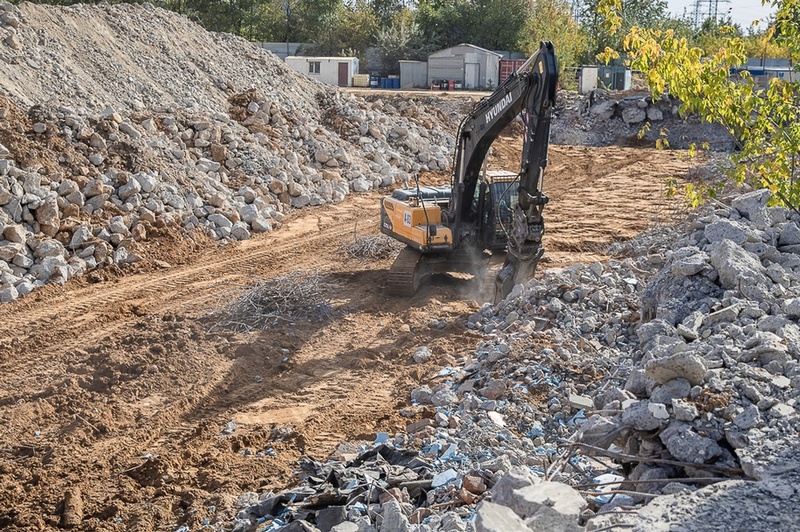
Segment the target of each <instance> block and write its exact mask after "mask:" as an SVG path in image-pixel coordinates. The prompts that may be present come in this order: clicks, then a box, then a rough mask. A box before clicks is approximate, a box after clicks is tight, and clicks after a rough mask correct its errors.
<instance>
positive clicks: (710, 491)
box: [237, 190, 800, 531]
mask: <svg viewBox="0 0 800 532" xmlns="http://www.w3.org/2000/svg"><path fill="white" fill-rule="evenodd" d="M769 196H770V194H769V192H768V191H763V190H761V191H755V192H752V193H749V194H745V195H743V196H741V197H739V198H736V199H735V200H734V201H733V202H732V204H731V206H730V207H726V206H722V205H720V206H718V207H716V208H714V209H707V210H706V211H703V212H701V213H700V214H699V215H698V216H696V217H695V218H694V219H693V220H691V221H690V222H688V223H687V225H686V227H685V229H687V232H680V231H677V230H676V229H662V230H658V231H654V232H651V233H647V234H643V235H641V236H640V237H638V238H637V239H635V240H633V241H631V242H627V243H625V244H623V245H616V246H615V247H614V249H613V250H612V251H613V252H614V253H616V254H617V255H618V256H619V257H620V258H619V260H611V261H608V262H607V263H603V264H601V263H595V264H590V265H576V266H571V267H568V268H563V269H559V270H548V271H546V272H544V273H543V275H542V277H541V279H538V280H534V281H532V282H530V283H528V284H527V285H525V286H521V285H520V286H517V287H515V289H514V292H512V294H511V295H510V296H509V297H508V298H506V300H505V301H503V302H501V303H500V304H498V305H496V306H492V305H486V306H485V307H484V308H483V309H482V310H481V311H480V312H479V313H477V314H475V315H473V316H470V317H469V319H468V321H467V324H466V325H467V327H469V328H471V329H474V330H476V331H480V332H481V333H482V334H483V335H484V340H483V341H482V342H481V343H479V344H478V346H477V348H476V351H475V354H474V356H470V357H466V358H465V359H463V360H459V361H457V363H455V364H451V365H450V366H447V367H444V368H442V369H441V370H440V371H439V372H438V373H436V374H435V375H434V376H432V377H431V379H430V382H429V384H426V385H424V386H421V387H419V388H417V389H415V390H414V391H413V392H412V393H411V406H409V407H407V408H406V409H405V410H404V411H403V412H402V414H403V415H407V416H409V417H411V418H412V419H418V421H414V422H412V423H410V424H409V425H408V427H407V428H406V431H405V432H404V433H402V434H397V435H395V436H394V437H390V436H389V435H387V434H384V435H379V437H378V438H377V440H376V442H375V443H374V444H373V445H372V446H365V447H362V448H361V449H359V448H358V447H352V446H351V448H350V452H351V453H352V454H351V456H350V457H349V458H350V460H349V461H348V460H339V461H333V462H329V463H327V464H324V465H323V464H315V465H314V466H313V467H312V468H311V469H310V470H307V471H305V473H304V475H303V476H304V478H305V481H304V484H303V485H304V489H308V490H310V491H309V494H310V493H311V492H313V493H314V494H315V495H314V496H313V497H312V499H313V503H310V504H307V505H306V506H305V507H303V509H302V510H303V511H304V512H305V513H302V512H299V510H298V508H297V507H292V505H291V504H290V505H284V506H283V507H281V508H280V509H279V511H278V512H277V513H271V514H269V515H267V514H266V513H264V512H260V510H256V509H254V508H255V505H251V506H249V507H247V508H245V509H243V512H242V513H241V514H240V516H239V519H240V520H239V521H238V524H237V526H238V527H239V529H241V530H248V529H249V528H248V527H251V526H252V524H253V523H255V522H256V521H257V520H259V519H260V520H261V525H260V526H261V527H262V528H260V529H261V530H294V529H297V530H314V529H315V528H314V527H316V528H317V529H320V530H323V529H324V528H322V527H320V526H319V521H317V519H318V515H319V514H318V513H315V512H319V511H320V509H321V508H323V507H325V506H326V504H325V502H324V501H326V500H327V499H326V497H329V496H330V497H334V498H335V504H336V505H338V506H340V507H341V509H339V510H337V512H339V513H338V514H337V515H340V517H341V519H342V521H341V522H340V523H338V524H336V525H335V526H332V527H331V528H329V530H361V531H365V530H381V531H383V530H392V531H394V530H403V531H405V530H419V531H423V530H424V531H428V530H487V531H488V530H525V529H531V530H540V529H544V528H543V527H545V525H547V527H549V528H551V529H554V530H556V529H557V530H572V529H581V527H586V529H587V530H594V529H600V528H603V527H605V526H611V525H614V526H617V525H620V524H622V525H623V526H631V527H632V526H634V525H635V526H640V524H641V523H644V524H641V528H640V529H647V528H646V526H647V525H649V524H652V523H655V522H658V521H659V519H660V520H661V521H664V519H665V518H664V512H667V514H668V515H671V514H670V513H669V511H668V510H669V508H672V505H675V504H677V505H678V506H677V507H676V508H674V509H673V511H674V512H675V515H676V516H680V517H681V518H685V519H686V520H687V522H688V523H689V524H687V526H686V528H685V529H686V530H705V529H708V528H703V526H707V525H708V526H710V525H709V523H715V522H722V521H714V520H715V519H719V516H717V515H716V512H715V511H714V509H713V508H708V509H704V510H703V511H698V510H696V509H695V510H691V509H688V508H686V507H684V506H683V505H682V504H681V503H680V501H687V502H686V504H692V503H695V502H696V501H698V500H703V501H704V503H705V502H707V501H711V500H716V499H719V501H720V502H719V504H720V505H723V506H724V505H727V506H726V507H731V506H735V505H736V502H735V500H736V498H737V497H739V498H742V497H749V494H748V492H747V489H746V486H752V491H753V492H758V493H762V492H763V493H772V494H773V496H774V497H777V498H778V499H779V500H780V501H781V505H783V506H785V508H787V509H788V510H786V511H782V510H781V511H778V510H775V509H773V510H770V511H766V513H764V512H762V513H761V514H758V515H762V516H763V515H766V516H768V517H769V519H768V520H767V521H766V523H768V524H769V526H777V525H776V523H777V524H781V523H788V522H787V521H786V519H787V516H789V517H791V516H792V515H794V513H795V512H796V511H797V510H798V508H797V507H798V504H797V503H796V500H797V498H796V497H795V496H794V489H793V488H792V482H793V481H792V479H793V478H794V477H793V476H792V475H795V476H796V474H797V467H798V466H797V461H796V452H795V451H794V449H796V448H797V444H798V443H800V442H799V441H798V431H799V430H800V416H798V411H797V406H798V402H797V401H798V396H800V368H798V363H797V362H798V359H799V358H800V342H798V339H800V336H798V332H800V329H799V328H798V325H797V318H798V317H800V310H798V308H796V307H798V301H800V299H798V296H799V295H800V282H799V281H800V278H798V273H800V260H798V256H797V254H796V253H795V250H796V249H797V248H796V246H798V245H800V216H798V215H796V214H794V213H791V212H790V211H788V210H787V209H784V208H772V207H767V202H768V199H769ZM626 255H627V257H626ZM426 355H427V354H426V353H425V352H424V349H418V350H416V351H415V352H414V353H413V354H412V353H410V354H409V356H410V357H411V358H413V359H414V360H415V361H417V362H419V363H424V362H425V361H426V360H428V359H429V357H428V356H426ZM376 449H381V450H380V451H376ZM359 453H360V456H359ZM376 453H377V455H381V456H383V462H381V461H380V460H378V462H380V464H377V463H375V462H371V463H370V464H371V465H370V466H369V467H368V468H367V469H368V470H370V471H374V470H375V468H376V467H377V468H378V469H381V471H383V473H369V472H365V470H364V467H363V465H364V463H365V462H364V457H365V456H367V457H371V458H370V459H374V458H376V456H377V455H376ZM341 454H342V453H340V455H341ZM345 454H346V453H345ZM391 456H394V457H395V458H391ZM398 456H402V457H403V458H402V460H400V459H398V458H397V457H398ZM338 458H339V459H342V458H348V457H346V456H339V457H338ZM353 459H354V460H353ZM353 479H358V481H357V482H355V483H354V482H352V480H353ZM742 479H750V481H749V482H748V481H747V480H742ZM752 479H757V480H759V483H758V484H753V483H752ZM326 483H327V484H326ZM373 484H374V486H373V492H372V494H371V495H370V494H369V489H368V487H369V486H371V485H373ZM709 484H711V485H710V486H709ZM323 485H324V487H321V486H323ZM704 486H706V487H704ZM357 487H358V489H356V488H357ZM412 487H413V490H412V489H411V488H412ZM404 488H405V490H404ZM348 489H355V491H352V492H349V491H347V490H348ZM695 490H698V491H697V495H696V496H695V495H693V492H695ZM353 493H356V494H357V496H356V498H354V499H352V500H351V499H348V497H349V496H350V494H353ZM386 493H390V495H385V494H386ZM322 494H325V495H324V496H323V495H322ZM669 494H675V495H672V496H671V497H672V498H670V499H666V500H668V501H669V503H663V502H658V501H659V500H660V497H658V496H665V495H669ZM714 494H719V495H720V497H717V496H716V495H714ZM254 497H255V495H254ZM265 497H266V496H265ZM269 497H273V496H269ZM269 497H266V499H265V500H269ZM281 497H284V496H281ZM314 497H316V498H314ZM654 497H655V498H656V499H655V500H656V502H654V503H652V504H653V506H652V507H651V506H647V507H645V508H644V509H643V510H642V512H641V514H640V515H638V514H633V513H631V512H630V511H629V508H630V507H635V506H636V505H639V504H641V503H642V502H647V501H649V500H651V499H653V498H654ZM281 500H285V497H284V499H281ZM546 501H549V503H547V504H543V503H544V502H546ZM676 501H678V502H676ZM792 501H795V502H792ZM262 502H263V501H262ZM390 506H391V509H390ZM620 507H622V508H623V509H624V511H620ZM653 508H655V509H653ZM312 509H313V512H311V511H310V510H312ZM654 512H661V513H658V514H656V513H654ZM753 515H754V516H755V515H756V514H755V513H754V514H753ZM388 516H392V517H388ZM456 517H457V518H458V519H456ZM293 518H297V519H298V521H301V520H302V521H305V524H303V525H302V526H304V527H306V528H288V527H290V526H295V527H299V526H300V525H292V524H291V523H290V520H291V519H293ZM444 519H448V526H450V527H453V528H443V525H442V522H443V520H444ZM700 519H702V521H699V520H700ZM753 519H756V520H757V519H760V518H756V517H753ZM692 520H694V521H692ZM344 521H349V522H348V523H345V522H344ZM747 522H748V523H750V521H747ZM315 523H316V524H315ZM388 523H392V524H391V525H389V524H388ZM398 523H399V524H398ZM762 525H763V523H761V522H755V523H754V524H753V526H752V529H754V530H767V529H768V528H765V527H764V526H762ZM337 526H338V527H339V528H336V527H337ZM748 526H749V524H748ZM270 527H272V528H270ZM348 527H349V528H348ZM778 528H780V526H778Z"/></svg>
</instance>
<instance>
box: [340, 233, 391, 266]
mask: <svg viewBox="0 0 800 532" xmlns="http://www.w3.org/2000/svg"><path fill="white" fill-rule="evenodd" d="M340 247H341V250H342V251H343V252H344V253H345V254H347V256H348V257H350V258H351V259H362V260H378V259H386V258H389V257H391V256H392V255H395V254H396V253H397V252H399V251H400V250H401V249H402V248H403V244H402V243H401V242H398V241H397V240H395V239H393V238H389V237H388V236H386V235H378V236H357V237H355V238H353V240H352V241H351V242H347V243H344V244H342V245H341V246H340Z"/></svg>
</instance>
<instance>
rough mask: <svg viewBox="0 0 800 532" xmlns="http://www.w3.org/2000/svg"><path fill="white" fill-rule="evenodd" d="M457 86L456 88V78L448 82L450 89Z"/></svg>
mask: <svg viewBox="0 0 800 532" xmlns="http://www.w3.org/2000/svg"><path fill="white" fill-rule="evenodd" d="M455 88H456V80H454V79H451V80H450V81H448V82H447V89H448V90H454V89H455Z"/></svg>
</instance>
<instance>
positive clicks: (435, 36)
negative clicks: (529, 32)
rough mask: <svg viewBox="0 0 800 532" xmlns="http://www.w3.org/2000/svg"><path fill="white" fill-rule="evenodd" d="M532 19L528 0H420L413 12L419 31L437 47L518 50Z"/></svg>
mask: <svg viewBox="0 0 800 532" xmlns="http://www.w3.org/2000/svg"><path fill="white" fill-rule="evenodd" d="M531 16H532V13H531V3H530V0H450V1H446V0H420V1H419V2H418V3H417V10H416V22H417V24H419V28H420V31H421V32H422V34H423V35H425V36H426V38H427V39H428V41H429V42H431V43H435V45H436V46H438V47H440V48H443V47H448V46H455V45H457V44H461V43H469V44H474V45H476V46H481V47H483V48H487V49H489V50H514V49H517V48H518V47H519V45H520V44H521V42H522V40H523V38H524V36H525V35H524V30H525V26H526V23H527V21H528V19H529V18H530V17H531Z"/></svg>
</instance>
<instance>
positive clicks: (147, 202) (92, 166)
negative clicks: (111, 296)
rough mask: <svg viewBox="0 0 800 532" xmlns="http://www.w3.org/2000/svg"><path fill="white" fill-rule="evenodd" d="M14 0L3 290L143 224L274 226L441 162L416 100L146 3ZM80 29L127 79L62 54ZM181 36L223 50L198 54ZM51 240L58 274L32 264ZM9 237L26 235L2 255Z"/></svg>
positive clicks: (207, 231)
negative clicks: (340, 85) (326, 74)
mask: <svg viewBox="0 0 800 532" xmlns="http://www.w3.org/2000/svg"><path fill="white" fill-rule="evenodd" d="M17 9H18V11H17V12H15V13H14V14H10V13H6V14H5V15H4V17H5V18H4V22H3V24H5V27H7V28H12V29H13V32H12V33H10V34H9V35H7V36H6V37H5V43H6V45H7V46H0V60H5V62H8V63H13V64H14V65H16V66H15V69H14V71H15V72H14V76H4V77H3V79H2V80H0V88H2V89H3V93H4V94H7V95H10V98H8V97H4V99H3V101H2V105H0V107H2V108H3V112H4V113H5V115H9V117H11V116H13V117H14V118H15V122H14V123H15V126H14V127H18V128H21V129H22V130H24V131H25V132H26V134H27V137H26V135H22V136H19V135H12V134H9V135H5V136H4V137H3V140H4V145H3V146H0V170H1V171H0V228H3V227H5V226H13V227H15V228H14V229H9V231H8V234H3V236H2V237H0V249H2V250H3V254H2V258H1V259H0V260H1V261H2V264H0V270H5V269H9V270H10V272H9V274H8V275H3V276H2V278H0V291H2V293H3V294H4V296H3V298H4V299H5V300H11V299H14V298H16V297H18V295H19V293H20V291H19V290H11V288H16V287H19V286H21V285H24V286H28V285H34V286H41V285H42V284H44V283H46V282H51V281H54V280H56V279H54V278H53V277H52V274H53V273H58V274H59V275H60V277H59V278H58V280H59V281H60V282H63V281H65V280H66V279H68V278H70V277H73V276H75V275H80V274H81V273H83V272H85V271H88V270H92V269H95V268H103V267H107V266H110V265H111V264H115V263H116V264H118V265H120V263H123V264H125V263H129V262H130V261H129V260H127V259H128V257H130V256H131V254H137V253H142V252H143V251H144V249H145V248H146V246H144V245H143V243H144V241H146V240H147V239H148V238H149V236H150V235H154V234H158V233H161V234H163V232H164V231H178V232H186V233H193V234H197V235H202V236H204V237H208V238H210V239H212V240H217V241H220V242H222V243H226V242H231V241H236V240H246V239H248V238H250V237H251V236H252V234H253V233H262V232H268V231H272V230H274V229H277V228H279V227H280V225H281V220H282V219H283V217H284V215H285V214H286V213H287V212H289V211H291V210H292V209H296V208H303V207H305V206H314V205H321V204H325V203H336V202H341V201H342V200H344V198H345V197H346V196H347V195H348V194H350V193H351V191H361V192H365V191H368V190H372V189H374V188H376V187H381V186H390V185H392V184H395V183H404V182H408V180H409V177H410V176H411V175H413V174H415V173H417V172H419V171H424V170H443V169H445V168H447V167H448V166H449V165H450V157H451V153H452V150H453V147H454V139H453V132H454V131H455V129H456V126H457V122H456V123H452V124H451V123H448V122H447V117H445V116H443V115H442V114H441V113H438V112H437V111H436V110H435V109H430V108H428V107H426V106H423V105H419V104H417V102H416V101H415V100H414V99H411V98H405V99H400V100H399V101H397V102H395V103H394V104H393V105H388V104H386V103H385V102H383V101H380V100H378V101H374V102H370V101H366V100H364V99H362V98H359V97H356V96H354V95H350V94H347V93H343V92H339V91H338V90H336V88H334V87H331V86H329V85H325V84H322V83H318V82H316V81H314V80H311V79H309V78H308V77H307V76H304V75H302V74H299V73H297V72H295V71H293V70H291V69H289V68H288V67H286V66H285V65H284V64H283V62H282V61H281V60H280V59H279V58H277V57H276V56H274V55H272V54H271V53H270V52H268V51H265V50H263V49H261V48H258V47H256V46H254V45H252V44H250V43H248V42H246V41H245V40H243V39H240V38H238V37H234V36H231V35H227V34H212V33H208V32H205V31H203V30H202V29H201V28H199V27H198V26H197V25H195V24H194V23H192V22H190V21H189V20H188V19H186V18H184V17H181V16H179V15H176V14H174V13H171V12H169V11H166V10H163V9H158V8H155V7H152V6H145V7H142V6H131V5H114V6H111V5H102V6H89V5H81V6H71V7H64V8H61V7H53V6H39V5H26V6H20V7H19V8H17ZM54 16H55V17H57V18H58V20H59V21H60V22H59V25H58V27H59V28H60V29H58V30H53V28H52V27H51V26H52V24H50V23H49V21H51V19H52V17H54ZM43 24H44V25H47V35H48V39H47V40H46V41H45V40H42V39H41V38H40V36H39V35H40V33H41V32H42V31H43V30H42V29H41V28H40V25H43ZM86 25H89V26H91V27H93V28H97V31H100V32H103V31H104V32H106V34H108V35H113V36H114V37H113V38H114V40H115V47H116V48H119V49H125V50H128V51H129V52H130V53H129V54H127V55H126V56H125V57H126V58H127V59H126V61H127V62H126V63H125V64H124V65H117V66H115V71H116V70H120V71H124V72H125V76H124V77H125V80H126V81H125V82H124V83H121V82H120V81H119V79H120V78H119V75H118V74H116V73H114V74H111V73H108V72H105V71H103V67H102V66H101V65H104V64H106V61H105V58H104V57H102V54H103V52H102V51H100V50H98V51H97V52H92V51H91V50H89V51H87V53H82V54H73V53H71V52H69V50H71V49H72V44H73V40H74V39H75V35H74V34H73V30H71V29H70V28H72V27H77V26H86ZM119 28H125V29H126V31H118V29H119ZM141 35H147V39H146V40H147V43H146V44H144V43H143V42H142V38H141ZM175 35H187V37H186V38H187V39H192V40H193V42H195V43H196V46H197V47H200V48H202V49H203V50H204V55H205V56H206V57H225V58H228V59H226V60H225V61H218V62H213V63H209V62H207V61H205V60H203V59H201V58H198V57H195V56H193V55H192V54H191V51H189V50H186V49H183V48H181V46H180V43H181V42H183V41H182V40H181V39H176V38H175ZM143 46H144V48H142V47H143ZM153 47H156V48H158V49H160V50H161V51H162V53H158V54H153V53H150V52H149V50H152V49H153ZM145 50H148V51H145ZM97 54H101V55H100V56H98V55H97ZM175 72H180V73H181V74H180V75H177V76H176V75H175ZM17 122H18V123H17ZM5 123H6V124H7V123H9V121H5ZM0 127H3V122H2V121H0ZM54 143H56V144H59V145H63V149H61V148H59V151H58V153H54V154H53V155H52V160H53V162H54V163H55V164H56V165H57V168H56V167H54V168H51V169H50V170H49V171H47V172H44V171H42V172H40V171H39V169H40V168H39V167H38V166H36V165H35V164H34V165H31V164H32V161H30V160H28V158H27V157H28V155H27V154H28V153H30V152H32V151H36V150H39V149H46V146H48V145H49V146H52V145H53V144H54ZM39 144H41V148H40V147H34V146H39ZM421 161H426V162H424V163H423V162H421ZM39 163H41V161H39ZM39 163H36V164H39ZM112 217H113V218H112ZM109 218H111V219H114V218H117V219H119V220H120V221H121V224H122V225H124V226H125V229H124V230H119V228H118V227H113V228H112V227H110V226H109V224H108V220H109ZM76 234H77V236H76ZM21 235H22V236H21ZM47 237H49V238H53V239H55V240H57V241H59V242H60V243H61V244H62V245H63V248H62V249H61V257H63V259H64V263H65V264H66V266H65V267H64V269H63V271H62V270H58V271H57V272H56V271H55V270H53V269H52V268H49V269H46V270H45V271H42V270H41V269H40V270H36V268H37V267H39V266H40V265H41V260H42V258H41V257H37V256H35V255H34V254H33V252H34V251H35V249H34V248H35V246H36V242H37V241H40V240H42V239H43V238H47ZM3 239H5V240H7V241H8V242H12V243H16V244H23V246H22V248H21V249H19V250H15V251H14V253H13V255H11V251H10V248H7V246H6V245H5V244H6V241H5V240H3ZM21 240H22V241H21ZM121 246H122V247H124V248H125V253H117V250H118V249H119V248H120V247H121ZM78 258H79V259H80V260H77V259H78ZM48 274H49V275H48ZM24 291H25V293H27V292H29V290H24Z"/></svg>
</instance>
